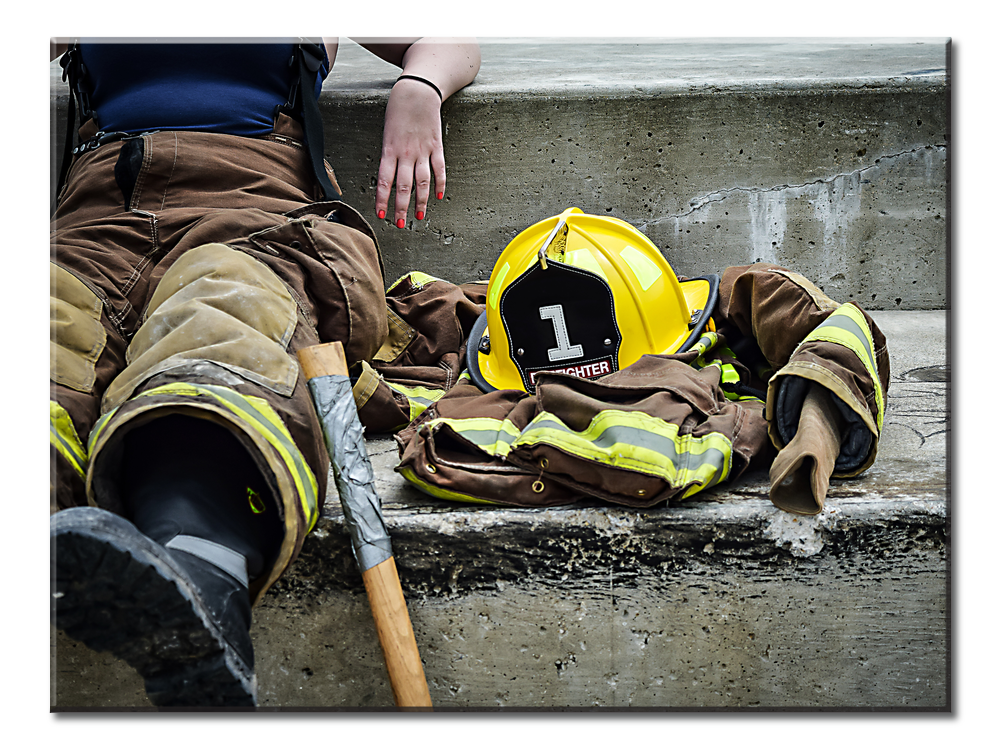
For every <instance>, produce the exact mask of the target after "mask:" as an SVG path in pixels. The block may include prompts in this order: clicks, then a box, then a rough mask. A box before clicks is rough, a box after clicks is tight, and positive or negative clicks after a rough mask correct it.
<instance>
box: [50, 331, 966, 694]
mask: <svg viewBox="0 0 1000 750" xmlns="http://www.w3.org/2000/svg"><path fill="white" fill-rule="evenodd" d="M874 317H875V319H876V321H877V322H878V324H879V326H880V327H881V328H882V329H883V331H884V332H885V334H886V336H887V339H888V342H889V351H890V358H891V366H892V382H891V386H890V389H889V398H888V406H887V413H886V418H885V429H884V432H883V437H882V441H881V443H880V448H879V457H878V459H877V461H876V463H875V465H874V466H873V467H872V468H871V469H870V470H869V471H868V472H866V473H865V474H864V475H862V476H861V477H859V478H857V479H854V480H841V481H834V482H833V484H832V487H831V490H830V494H829V497H828V501H827V507H826V509H825V510H824V512H823V513H821V514H820V515H819V516H816V517H812V518H808V517H801V516H795V515H792V514H788V513H784V512H782V511H779V510H777V509H776V508H774V507H773V506H772V505H771V503H770V502H769V500H768V495H767V493H768V483H767V477H766V475H765V474H752V475H746V476H744V477H743V478H741V479H740V480H739V481H737V482H735V483H727V484H725V485H723V486H720V487H717V488H714V489H712V490H710V491H706V492H704V493H701V494H699V495H696V496H695V497H694V498H692V499H690V500H688V501H685V502H682V503H678V504H677V505H676V506H674V507H657V508H652V509H648V510H642V511H635V510H629V509H624V508H619V507H614V506H609V505H605V504H601V503H596V502H595V503H579V504H577V505H574V506H570V507H564V508H555V509H550V510H523V509H509V508H495V507H486V506H478V505H460V504H455V503H448V502H443V501H438V500H435V499H432V498H430V497H427V496H425V495H423V494H421V493H420V492H418V491H416V490H415V489H413V488H412V487H410V486H409V485H407V484H406V483H405V482H404V481H403V480H402V479H401V478H400V477H399V475H397V474H395V473H394V472H393V467H394V465H395V463H396V458H397V457H396V449H395V446H394V444H393V442H392V441H391V439H389V438H387V437H380V436H373V437H371V438H370V439H369V443H368V446H369V452H370V455H371V457H372V463H373V465H374V467H375V471H376V486H377V488H378V490H379V493H380V495H381V497H382V500H383V505H384V510H385V516H386V521H387V524H388V526H389V529H390V533H391V535H392V540H393V548H394V551H395V557H396V564H397V566H398V568H399V571H400V577H401V581H402V584H403V588H404V592H405V594H406V596H407V601H408V606H409V609H410V614H411V619H412V621H413V625H414V629H415V631H416V636H417V642H418V645H419V648H420V652H421V656H422V658H423V661H424V669H425V673H426V676H427V679H428V683H429V687H430V692H431V697H432V699H433V701H434V704H435V707H436V709H437V710H447V709H493V708H498V707H508V708H509V707H522V708H524V707H540V708H567V707H568V708H580V709H582V708H588V707H622V706H630V707H673V708H696V707H728V708H733V707H763V708H830V707H833V708H843V707H848V708H852V707H853V708H885V709H899V708H922V709H930V710H944V709H948V708H949V707H950V705H951V680H950V670H949V663H950V662H949V651H948V648H949V643H950V621H949V617H948V612H949V567H948V564H949V560H948V558H949V549H948V534H949V518H948V513H947V510H948V508H947V500H948V489H947V476H948V474H947V472H948V460H949V459H948V444H949V422H948V405H949V404H948V399H949V395H948V392H949V382H950V373H949V361H948V350H947V330H946V324H947V314H946V313H945V312H940V311H921V312H893V311H887V312H877V313H875V314H874ZM331 488H332V484H331ZM331 493H332V494H331V495H330V496H329V497H328V499H327V506H326V509H325V511H324V515H323V518H322V519H321V521H320V523H319V525H318V528H317V529H316V531H315V532H314V533H313V534H312V535H311V536H310V537H309V538H308V539H307V540H306V544H305V546H304V548H303V552H302V556H301V557H300V558H299V560H298V561H297V562H296V563H295V565H294V566H293V568H292V569H291V570H290V571H289V573H288V574H287V575H286V577H285V578H283V579H282V580H281V581H280V582H279V583H278V584H277V585H276V586H275V587H274V588H273V589H272V590H271V591H270V592H269V593H268V595H267V597H266V598H265V601H264V602H263V603H262V605H261V606H260V607H259V608H258V609H257V610H256V612H255V620H254V626H253V638H254V643H255V648H256V651H257V664H258V679H259V683H260V701H261V705H262V706H264V707H272V708H278V707H281V708H285V709H296V708H307V707H326V708H332V709H350V708H358V707H391V706H392V693H391V690H390V686H389V683H388V678H387V676H386V673H385V666H384V661H383V659H382V655H381V651H380V649H379V646H378V641H377V636H376V634H375V629H374V624H373V622H372V618H371V613H370V609H369V606H368V603H367V598H366V596H365V593H364V590H363V587H362V583H361V578H360V575H359V574H358V573H357V571H356V569H355V568H354V563H353V559H352V557H351V553H350V550H349V541H348V537H347V533H346V530H345V529H344V526H343V515H342V512H341V510H340V506H339V502H338V501H337V499H336V495H335V490H333V489H331ZM52 648H53V654H52V656H53V658H52V661H51V664H52V667H51V669H52V674H51V676H52V694H51V700H52V704H53V706H56V707H58V708H62V709H65V708H70V707H143V706H149V703H148V701H147V700H146V698H145V695H144V693H143V690H142V684H141V681H140V679H139V678H138V676H137V675H136V674H135V673H134V672H133V671H132V670H131V669H130V668H129V667H128V666H127V665H124V664H123V663H121V662H119V661H117V660H114V659H112V658H110V657H108V656H107V655H105V654H95V653H93V652H91V651H89V650H88V649H86V648H85V647H83V646H81V645H79V644H77V643H75V642H73V641H71V640H69V639H68V638H66V637H65V636H64V635H63V634H62V633H57V632H55V631H54V630H53V632H52Z"/></svg>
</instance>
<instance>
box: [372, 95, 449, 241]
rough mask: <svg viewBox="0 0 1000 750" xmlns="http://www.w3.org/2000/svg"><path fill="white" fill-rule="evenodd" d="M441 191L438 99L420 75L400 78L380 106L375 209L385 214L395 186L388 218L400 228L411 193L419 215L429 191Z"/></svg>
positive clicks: (440, 195) (419, 218)
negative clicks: (382, 114) (382, 121)
mask: <svg viewBox="0 0 1000 750" xmlns="http://www.w3.org/2000/svg"><path fill="white" fill-rule="evenodd" d="M432 176H433V186H434V192H435V194H436V195H437V198H438V200H440V199H442V198H443V197H444V188H445V163H444V141H443V139H442V137H441V99H440V97H439V96H438V93H437V92H436V91H435V90H434V89H433V88H431V87H430V86H429V85H427V84H426V83H424V82H423V81H415V80H413V79H409V78H403V79H402V80H399V81H397V82H396V84H395V85H394V86H393V87H392V93H391V94H390V95H389V103H388V104H387V105H386V108H385V127H384V129H383V132H382V160H381V162H380V163H379V168H378V182H377V186H376V190H375V211H376V213H377V214H378V217H379V218H380V219H384V218H385V217H386V215H387V214H388V213H389V212H390V211H389V193H390V191H391V190H392V187H393V184H394V183H395V186H396V202H395V206H394V209H393V211H392V221H393V223H394V224H395V225H396V226H397V227H399V228H400V229H402V228H403V227H404V226H405V225H406V212H407V208H408V206H409V203H410V196H411V195H413V196H414V199H415V203H414V210H415V213H416V217H417V221H423V219H424V216H425V215H426V211H427V201H428V199H429V197H430V193H431V178H432Z"/></svg>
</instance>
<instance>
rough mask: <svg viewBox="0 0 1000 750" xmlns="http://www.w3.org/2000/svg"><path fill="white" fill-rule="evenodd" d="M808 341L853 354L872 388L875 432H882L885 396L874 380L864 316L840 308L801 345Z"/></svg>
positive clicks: (875, 374) (875, 372)
mask: <svg viewBox="0 0 1000 750" xmlns="http://www.w3.org/2000/svg"><path fill="white" fill-rule="evenodd" d="M809 341H827V342H829V343H831V344H840V345H841V346H846V347H847V348H848V349H850V350H851V351H852V352H854V353H855V354H856V355H857V357H858V359H860V360H861V363H862V364H863V365H864V366H865V369H866V370H867V371H868V374H869V375H870V376H871V379H872V383H873V384H874V386H875V403H876V405H877V407H878V414H877V415H876V421H877V424H878V429H879V431H881V430H882V419H883V417H884V416H885V394H883V393H882V383H881V381H880V380H879V377H878V363H877V362H876V361H875V344H874V343H873V341H872V332H871V330H870V329H869V328H868V322H867V321H866V320H865V316H864V314H862V312H861V311H860V310H859V309H858V308H857V307H855V306H854V305H851V304H844V305H841V306H840V307H838V308H837V309H836V311H834V312H833V313H831V314H830V316H829V317H828V318H827V319H826V320H824V321H823V322H822V323H820V324H819V325H818V326H816V328H815V329H813V331H812V332H811V333H810V334H809V335H808V336H806V337H805V338H804V339H803V340H802V343H803V344H805V343H807V342H809Z"/></svg>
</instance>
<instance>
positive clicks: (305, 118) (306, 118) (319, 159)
mask: <svg viewBox="0 0 1000 750" xmlns="http://www.w3.org/2000/svg"><path fill="white" fill-rule="evenodd" d="M295 49H296V52H295V56H296V58H298V67H299V76H298V78H299V80H298V84H297V88H298V92H295V88H296V87H293V93H292V97H291V99H290V101H289V104H290V105H292V106H294V104H295V98H296V96H295V94H296V93H298V100H299V103H300V104H301V110H302V125H303V127H304V128H305V135H306V150H307V151H308V152H309V158H310V160H311V162H312V168H313V174H314V175H315V176H316V180H317V181H318V182H319V184H320V187H321V188H322V189H323V197H324V198H326V200H338V201H339V200H340V197H341V196H340V193H339V192H337V190H336V188H334V187H333V183H331V182H330V178H329V176H328V175H327V173H326V167H325V166H324V165H323V120H322V119H321V118H320V114H319V101H318V100H317V99H316V90H315V88H314V85H315V81H316V71H318V70H319V68H320V65H322V64H323V48H322V47H321V46H320V45H318V44H316V43H313V42H301V43H299V44H297V45H296V46H295Z"/></svg>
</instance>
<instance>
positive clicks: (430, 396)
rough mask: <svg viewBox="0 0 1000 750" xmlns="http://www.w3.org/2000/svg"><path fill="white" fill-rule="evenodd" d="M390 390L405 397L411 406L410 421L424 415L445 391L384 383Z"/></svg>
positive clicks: (386, 381)
mask: <svg viewBox="0 0 1000 750" xmlns="http://www.w3.org/2000/svg"><path fill="white" fill-rule="evenodd" d="M384 382H385V384H386V385H387V386H389V388H391V389H392V390H394V391H395V392H396V393H398V394H400V395H401V396H403V397H404V398H405V399H406V401H407V403H408V404H409V405H410V421H411V422H412V421H413V420H414V419H416V418H417V417H419V416H420V415H421V414H423V412H424V410H425V409H426V408H427V407H428V406H430V405H431V404H433V403H434V402H435V401H437V400H438V399H439V398H441V397H442V396H443V395H444V393H445V392H444V391H443V390H441V389H438V388H423V387H420V386H412V385H402V384H400V383H392V382H390V381H388V380H385V381H384Z"/></svg>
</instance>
